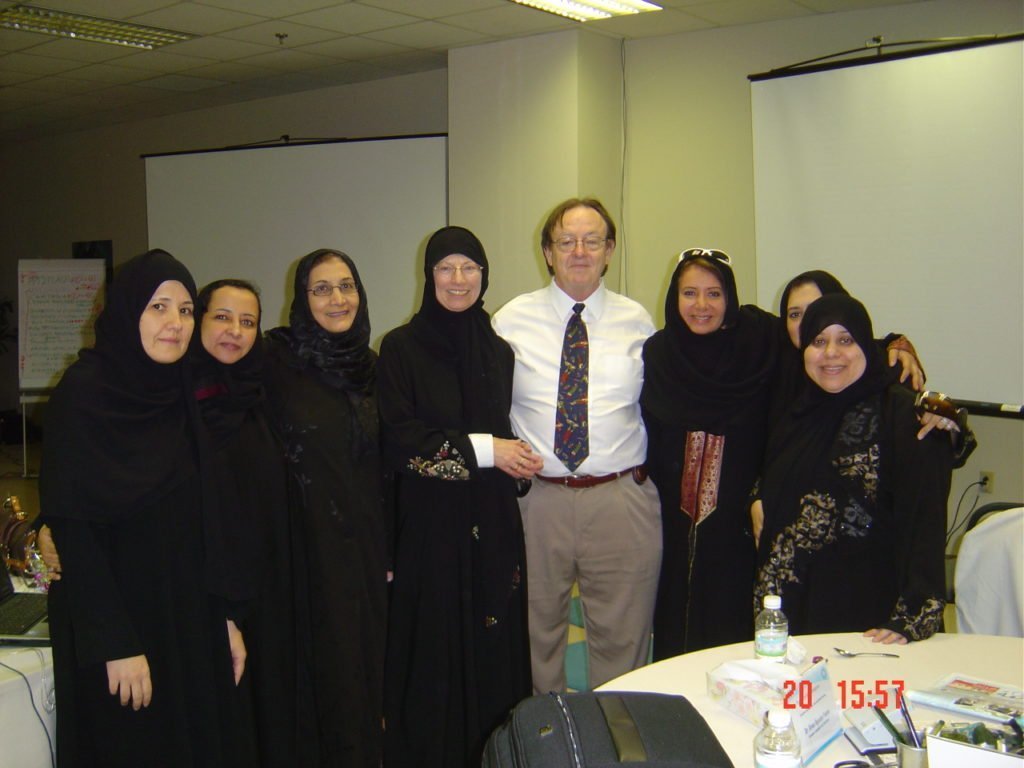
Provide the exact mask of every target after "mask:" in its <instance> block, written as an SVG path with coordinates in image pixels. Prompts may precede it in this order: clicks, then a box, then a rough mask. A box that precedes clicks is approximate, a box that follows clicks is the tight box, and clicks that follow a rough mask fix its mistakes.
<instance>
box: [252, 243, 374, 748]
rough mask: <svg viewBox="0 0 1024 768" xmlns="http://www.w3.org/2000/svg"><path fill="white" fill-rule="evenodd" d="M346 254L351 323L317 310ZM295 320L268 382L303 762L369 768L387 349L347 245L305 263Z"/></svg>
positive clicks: (277, 348) (277, 335) (271, 356)
mask: <svg viewBox="0 0 1024 768" xmlns="http://www.w3.org/2000/svg"><path fill="white" fill-rule="evenodd" d="M334 257H340V258H341V259H342V260H343V261H344V262H345V263H346V264H347V265H348V267H349V269H350V270H351V271H352V276H353V278H354V279H355V282H356V284H357V286H358V293H359V309H358V311H357V313H356V317H355V319H354V320H353V323H352V326H351V327H350V328H349V330H347V331H345V332H342V333H329V332H327V331H326V330H324V329H323V328H322V327H321V326H320V325H319V324H318V323H317V321H316V320H315V319H314V317H313V315H312V313H311V312H310V309H309V301H308V299H307V296H308V294H307V289H308V280H309V274H310V272H311V270H312V269H313V267H314V266H315V265H316V264H317V263H319V262H320V261H323V260H324V259H325V258H334ZM289 323H290V325H289V326H288V327H283V328H276V329H274V330H272V331H270V332H269V333H268V334H267V352H268V361H267V370H266V378H265V384H266V387H267V395H268V400H269V403H270V407H271V413H272V416H273V420H274V423H275V429H276V430H277V431H278V433H279V435H280V437H281V439H282V441H283V443H284V446H285V456H286V462H287V465H288V470H289V503H288V506H289V514H290V519H291V539H292V562H293V569H292V579H293V583H294V591H295V628H296V634H297V638H296V642H297V654H298V659H297V661H298V677H299V681H298V686H299V711H298V713H297V724H298V727H299V737H298V738H299V740H298V747H297V749H298V753H297V755H296V759H295V765H302V766H303V767H304V768H308V767H312V768H316V767H317V766H319V767H320V768H334V767H335V766H345V768H349V766H360V767H362V766H366V767H367V768H371V767H372V768H377V766H379V764H380V758H381V718H382V703H381V700H382V689H383V674H384V673H383V668H384V644H385V627H386V602H387V595H386V576H387V557H386V548H385V547H386V536H385V520H384V514H383V511H382V499H381V495H382V494H381V482H380V478H381V474H380V464H379V453H378V448H377V430H378V426H377V403H376V384H375V374H374V370H375V357H374V354H373V352H372V351H371V350H370V348H369V340H370V320H369V313H368V309H367V302H366V292H365V290H364V288H363V285H362V283H361V282H360V281H359V273H358V271H357V270H356V267H355V264H353V263H352V260H351V259H349V258H348V257H347V256H345V255H344V254H337V252H335V251H324V250H318V251H314V252H313V253H310V254H308V255H307V256H305V257H303V258H302V260H301V261H300V262H299V264H298V267H297V269H296V272H295V295H294V298H293V300H292V306H291V312H290V316H289Z"/></svg>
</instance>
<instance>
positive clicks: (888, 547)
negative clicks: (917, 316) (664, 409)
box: [755, 294, 953, 643]
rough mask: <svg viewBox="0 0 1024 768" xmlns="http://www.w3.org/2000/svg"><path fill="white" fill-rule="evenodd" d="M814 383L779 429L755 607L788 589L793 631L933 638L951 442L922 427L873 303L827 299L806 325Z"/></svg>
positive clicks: (804, 340)
mask: <svg viewBox="0 0 1024 768" xmlns="http://www.w3.org/2000/svg"><path fill="white" fill-rule="evenodd" d="M800 345H801V351H802V353H803V361H804V370H805V375H806V377H807V386H806V388H805V390H804V392H803V394H802V395H801V396H800V397H799V399H798V401H797V404H796V406H795V407H794V408H793V409H792V410H791V411H790V412H789V413H788V414H787V416H786V418H785V419H784V420H783V422H782V423H780V425H779V426H778V427H777V428H776V429H775V430H774V431H773V432H772V436H771V440H770V443H769V451H768V460H767V463H766V467H765V471H764V478H763V481H762V484H761V498H762V502H763V505H764V515H765V522H764V532H763V534H762V536H761V542H762V543H761V547H760V550H759V553H758V556H759V571H758V578H757V585H756V589H755V604H756V603H757V601H758V600H759V599H760V598H761V597H762V596H763V595H765V594H775V595H780V596H781V597H782V601H783V609H784V610H785V612H786V615H787V617H788V618H789V626H790V631H791V632H793V633H795V634H813V633H820V632H842V631H865V630H866V631H865V634H866V635H868V636H871V637H873V638H874V639H875V640H876V642H885V643H892V642H897V643H905V642H907V641H908V640H923V639H924V638H927V637H929V636H930V635H932V634H933V633H934V632H936V631H937V630H938V629H939V628H940V627H941V621H942V611H943V606H944V602H945V601H944V594H945V573H944V566H943V559H944V558H943V555H944V536H945V517H946V498H947V496H948V493H949V484H950V469H951V465H952V460H953V456H952V452H951V451H950V449H949V443H948V441H946V440H945V439H944V438H942V437H940V436H937V435H935V434H930V435H927V436H925V437H924V438H923V439H920V438H919V437H918V434H917V432H918V429H917V421H916V418H915V414H914V406H913V404H914V397H913V394H912V393H910V392H909V391H907V390H906V389H904V388H903V387H901V386H899V385H898V384H897V383H896V376H895V374H894V372H893V371H892V369H889V368H887V367H886V365H885V363H884V361H883V359H882V356H881V353H880V352H879V350H878V348H877V347H876V345H875V344H874V342H873V340H872V332H871V320H870V318H869V317H868V314H867V311H866V310H865V309H864V307H863V305H862V304H861V303H860V302H858V301H857V300H856V299H853V298H851V297H849V296H844V295H841V294H831V295H826V296H823V297H821V298H819V299H818V300H817V301H815V302H813V303H812V304H811V305H810V306H809V307H808V308H807V312H806V314H805V316H804V318H803V321H802V323H801V326H800Z"/></svg>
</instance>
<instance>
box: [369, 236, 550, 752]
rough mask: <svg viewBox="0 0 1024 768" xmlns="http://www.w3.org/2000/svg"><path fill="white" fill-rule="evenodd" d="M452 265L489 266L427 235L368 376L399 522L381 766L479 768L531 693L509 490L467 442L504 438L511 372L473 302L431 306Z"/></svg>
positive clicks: (517, 535) (450, 239)
mask: <svg viewBox="0 0 1024 768" xmlns="http://www.w3.org/2000/svg"><path fill="white" fill-rule="evenodd" d="M453 253H458V254H462V255H464V256H466V257H468V258H470V259H472V260H473V261H475V262H476V263H477V264H480V265H481V266H483V267H486V266H487V262H486V258H485V256H484V253H483V248H482V246H481V245H480V243H479V241H478V240H477V239H476V237H475V236H474V235H472V233H470V232H468V230H465V229H462V228H460V227H446V228H444V229H442V230H440V231H439V232H437V233H435V235H434V236H433V237H432V238H431V241H430V243H428V246H427V258H426V268H425V274H426V286H425V288H424V299H423V305H422V306H421V308H420V311H419V312H418V313H417V314H416V316H415V317H414V318H413V320H412V322H411V323H409V324H408V325H405V326H402V327H400V328H397V329H395V330H394V331H392V332H391V333H389V334H388V335H387V336H386V337H385V338H384V342H383V343H382V345H381V358H380V363H379V365H378V380H379V391H380V398H381V399H380V409H381V424H382V435H381V437H382V447H383V452H384V456H385V460H386V462H387V465H388V468H389V469H390V470H392V471H394V472H395V474H396V479H395V484H396V486H397V510H398V521H397V540H396V551H395V579H394V585H393V593H392V604H391V611H390V624H389V638H388V656H387V668H386V687H385V712H386V715H387V730H386V734H385V758H386V760H385V763H386V765H387V766H388V768H394V767H395V766H424V768H426V767H428V766H429V767H430V768H462V766H475V765H479V764H480V756H481V751H482V748H483V743H484V740H485V739H486V737H487V735H488V734H489V733H490V732H491V731H492V730H493V729H494V728H495V727H496V726H497V725H499V724H500V723H501V722H502V721H503V720H504V718H505V717H506V716H507V714H508V712H509V710H510V709H511V708H512V707H513V706H514V705H515V704H516V702H518V701H519V700H520V699H522V698H525V697H526V696H529V695H530V693H531V688H532V684H531V679H530V656H529V638H528V632H527V623H526V574H525V570H524V566H525V549H524V544H523V530H522V522H521V520H520V516H519V508H518V505H517V504H516V497H515V481H514V480H513V479H512V478H511V477H510V476H508V475H506V474H505V473H503V472H502V471H501V470H499V469H497V468H494V467H491V468H482V467H480V466H479V464H478V463H477V459H476V455H475V453H474V451H473V447H472V444H471V442H470V439H469V437H468V436H469V434H474V433H475V434H486V435H492V436H495V437H501V438H511V437H512V431H511V426H510V424H509V418H508V413H509V409H510V406H511V396H512V367H513V364H514V360H513V355H512V350H511V348H510V347H509V346H508V344H507V343H505V342H504V341H503V340H501V339H499V338H498V336H497V335H496V334H495V333H494V331H493V330H492V329H491V326H490V318H489V317H488V316H487V313H486V312H484V310H483V308H482V301H479V300H478V301H477V303H476V304H474V305H473V306H472V307H470V308H469V309H466V310H465V311H463V312H450V311H448V310H446V309H444V308H443V307H442V306H441V305H440V304H439V303H438V302H437V300H436V297H435V288H434V280H433V273H432V268H433V266H434V265H435V264H436V263H437V262H438V261H439V260H440V259H442V258H444V257H445V256H447V255H449V254H453ZM484 290H486V274H485V275H484V276H483V278H482V285H481V295H482V293H483V291H484Z"/></svg>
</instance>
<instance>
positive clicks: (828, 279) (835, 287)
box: [779, 269, 850, 347]
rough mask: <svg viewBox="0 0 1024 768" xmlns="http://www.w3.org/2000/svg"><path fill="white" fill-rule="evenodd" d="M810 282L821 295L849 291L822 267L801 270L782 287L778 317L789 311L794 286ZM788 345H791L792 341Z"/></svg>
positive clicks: (844, 293)
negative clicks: (790, 295)
mask: <svg viewBox="0 0 1024 768" xmlns="http://www.w3.org/2000/svg"><path fill="white" fill-rule="evenodd" d="M811 283H813V284H814V285H815V286H817V288H818V290H819V291H821V295H822V296H825V295H826V294H829V293H841V294H843V295H844V296H849V295H850V293H849V291H847V290H846V288H844V287H843V284H842V283H840V282H839V280H838V279H836V277H835V276H834V275H832V274H830V273H828V272H826V271H825V270H823V269H811V270H808V271H807V272H801V273H800V274H799V275H797V276H796V277H794V278H793V279H792V280H790V281H789V282H788V283H786V287H785V288H783V289H782V298H780V299H779V317H781V318H782V319H783V320H785V319H786V315H787V314H788V311H789V294H790V292H792V290H793V289H794V288H798V287H799V286H801V285H810V284H811ZM789 346H790V347H792V346H793V344H792V342H791V343H790V345H789Z"/></svg>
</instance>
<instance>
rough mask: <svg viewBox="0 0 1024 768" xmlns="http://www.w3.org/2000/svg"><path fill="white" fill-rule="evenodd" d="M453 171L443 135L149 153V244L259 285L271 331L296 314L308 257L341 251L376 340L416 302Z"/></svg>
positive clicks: (212, 276) (206, 277)
mask: <svg viewBox="0 0 1024 768" xmlns="http://www.w3.org/2000/svg"><path fill="white" fill-rule="evenodd" d="M447 178H448V177H447V138H446V137H444V136H425V137H413V138H398V139H380V140H368V141H348V142H328V143H320V144H307V145H284V146H274V147H264V148H259V149H246V150H240V151H237V150H233V151H217V152H195V153H188V154H176V155H163V156H150V157H147V158H146V208H147V211H148V216H149V222H148V224H149V246H150V247H151V248H163V249H165V250H167V251H169V252H170V253H172V254H174V256H176V257H177V258H178V259H180V260H181V261H182V262H184V263H185V264H186V265H187V266H188V267H189V269H190V270H191V272H192V274H193V276H194V277H195V279H196V284H197V285H198V286H200V287H201V286H203V285H205V284H206V283H209V282H211V281H213V280H216V279H220V278H225V277H236V278H243V279H247V280H251V281H253V282H255V283H256V284H257V286H258V287H259V288H260V289H261V293H262V296H261V298H262V302H263V328H264V330H269V329H270V328H273V327H274V326H276V325H281V324H287V322H288V309H289V307H290V305H291V293H292V280H293V279H294V275H295V263H296V262H297V261H298V259H299V258H301V257H302V256H304V255H305V254H307V253H309V252H311V251H313V250H316V249H317V248H331V249H334V250H341V251H344V252H345V253H347V254H348V255H349V256H351V257H352V259H353V260H354V261H355V263H356V266H357V267H358V269H359V273H360V277H361V279H362V281H363V284H364V286H365V288H366V292H367V294H368V300H369V305H370V323H371V329H372V338H373V339H374V343H375V345H376V344H379V340H380V338H381V337H382V336H383V335H384V334H385V333H386V332H387V331H389V330H391V329H392V328H394V327H396V326H398V325H401V324H403V323H405V322H406V321H407V320H408V319H409V317H410V316H411V315H412V313H413V312H414V311H415V310H417V309H418V308H419V305H420V294H421V291H422V286H423V276H422V274H423V249H424V246H425V245H426V241H427V239H428V238H429V237H430V235H431V234H432V233H433V232H434V231H435V230H437V229H438V228H440V227H443V226H444V225H445V224H446V223H447V218H448V216H447V211H448V192H447V189H448V186H447Z"/></svg>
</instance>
